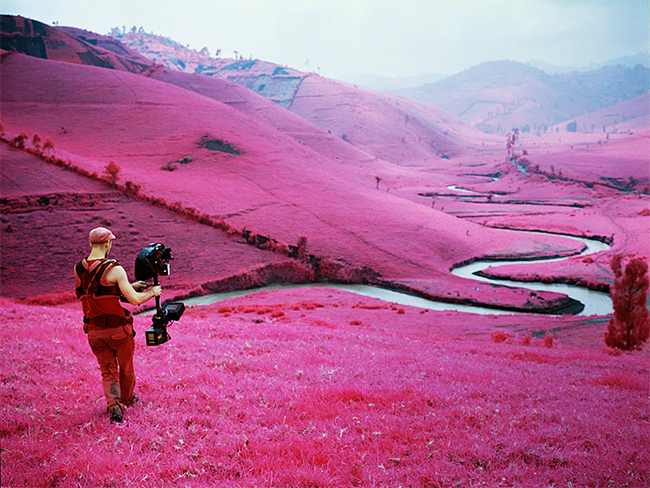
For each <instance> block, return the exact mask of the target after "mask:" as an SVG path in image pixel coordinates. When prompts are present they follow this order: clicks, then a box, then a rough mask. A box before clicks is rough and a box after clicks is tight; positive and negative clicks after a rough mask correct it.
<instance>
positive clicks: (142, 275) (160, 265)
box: [135, 243, 185, 346]
mask: <svg viewBox="0 0 650 488" xmlns="http://www.w3.org/2000/svg"><path fill="white" fill-rule="evenodd" d="M173 259H174V258H173V257H172V250H171V249H170V248H169V247H165V245H164V244H161V243H152V244H149V245H148V246H147V247H145V248H144V249H142V250H141V251H140V253H139V254H138V257H137V258H135V278H136V279H137V280H141V281H147V280H149V279H151V278H153V286H158V275H160V276H169V261H171V260H173ZM184 311H185V304H183V303H182V302H164V303H163V304H162V306H161V305H160V297H156V314H155V315H154V316H153V324H152V327H151V328H150V329H147V331H146V333H145V334H146V338H147V346H159V345H160V344H164V343H165V342H167V341H168V340H170V339H171V337H170V336H169V333H168V332H167V326H168V325H171V323H172V322H174V321H175V320H178V319H180V318H181V316H182V315H183V312H184Z"/></svg>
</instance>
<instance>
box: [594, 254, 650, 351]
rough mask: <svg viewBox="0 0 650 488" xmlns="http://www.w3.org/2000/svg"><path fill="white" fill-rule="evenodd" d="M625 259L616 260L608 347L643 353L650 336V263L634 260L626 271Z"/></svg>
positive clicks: (639, 259) (607, 339)
mask: <svg viewBox="0 0 650 488" xmlns="http://www.w3.org/2000/svg"><path fill="white" fill-rule="evenodd" d="M623 260H624V256H623V255H621V254H617V255H616V256H614V257H613V258H612V263H611V266H612V271H613V272H614V276H615V278H614V286H613V287H612V292H611V294H612V302H613V304H614V317H612V318H611V319H609V325H608V326H607V332H605V344H607V345H608V346H609V347H616V348H618V349H624V350H628V351H629V350H633V349H637V350H641V349H642V348H643V344H644V343H645V341H646V340H648V335H649V334H650V312H648V307H647V306H646V302H647V297H648V286H649V280H648V263H646V262H645V260H644V259H643V258H639V257H637V258H631V259H629V260H628V262H627V264H626V266H625V271H624V270H623V264H624V263H623Z"/></svg>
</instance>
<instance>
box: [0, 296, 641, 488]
mask: <svg viewBox="0 0 650 488" xmlns="http://www.w3.org/2000/svg"><path fill="white" fill-rule="evenodd" d="M278 296H279V297H281V295H278ZM231 303H234V304H236V303H237V300H235V301H232V302H231ZM333 306H336V307H337V308H338V310H337V314H338V315H335V316H337V317H340V316H341V310H340V307H339V305H338V304H334V305H332V304H322V303H321V304H314V303H310V302H296V303H291V304H278V305H275V306H255V305H247V306H246V307H243V306H239V307H237V306H236V305H234V306H229V307H223V306H222V307H220V308H217V307H212V308H208V309H205V310H201V309H190V310H188V311H187V312H186V314H185V315H184V316H183V319H182V321H181V322H180V323H178V324H175V325H174V327H172V329H171V330H170V332H171V334H172V336H173V340H172V341H171V342H169V343H167V344H165V345H164V346H160V347H157V348H147V347H146V346H144V345H143V341H144V339H143V334H142V331H143V330H144V329H145V328H147V327H148V325H149V319H148V318H144V317H137V318H136V327H137V329H138V331H140V333H139V335H138V336H137V337H136V342H137V343H138V347H137V350H136V368H137V370H136V371H137V374H138V378H139V379H138V386H137V388H136V391H137V392H138V394H139V395H140V398H141V402H140V403H139V404H138V405H137V406H135V407H134V408H132V409H130V410H129V411H128V413H127V418H126V422H125V423H124V424H123V425H110V424H109V422H108V418H107V416H106V415H105V411H104V409H105V406H104V400H103V396H102V391H101V385H100V376H99V371H98V368H97V366H96V363H95V359H94V357H93V356H92V354H91V352H90V350H89V347H88V345H87V343H86V341H85V336H84V335H83V332H82V331H81V327H80V318H81V315H80V313H79V312H78V311H76V310H70V309H67V308H48V307H38V306H24V305H17V304H14V303H12V302H9V301H2V317H1V320H0V354H1V355H2V363H1V370H0V373H1V378H2V383H1V385H2V390H1V392H2V423H1V435H2V486H3V487H22V486H29V487H38V486H44V487H76V486H82V487H101V486H120V487H121V486H147V487H163V486H165V487H169V486H174V487H176V486H179V487H199V486H274V487H283V486H285V487H349V486H391V487H398V486H403V487H406V486H415V487H427V486H429V487H455V486H462V487H474V486H521V487H540V486H558V487H559V486H561V487H569V486H571V487H578V486H580V487H586V486H593V487H609V486H616V487H621V486H631V487H642V486H648V484H649V483H650V475H649V473H648V466H649V465H650V456H649V454H648V452H649V449H648V448H649V447H650V446H649V417H648V415H649V414H650V412H649V407H648V369H647V355H642V354H641V353H625V354H620V355H611V354H607V353H606V352H605V351H600V350H598V349H595V350H592V351H583V350H579V349H573V348H568V347H566V348H563V347H553V348H545V347H541V346H535V345H531V346H523V345H516V344H512V343H510V344H509V343H507V342H502V343H495V342H494V341H493V340H491V339H490V337H489V336H486V337H484V338H483V337H473V338H468V339H458V338H453V334H451V333H449V334H445V333H437V334H436V335H432V336H425V335H417V334H403V333H396V332H395V331H394V330H391V327H390V322H391V316H390V311H386V314H385V315H386V319H385V322H384V323H381V324H374V325H376V326H370V327H369V326H364V325H351V324H350V322H351V321H354V320H356V319H363V320H357V321H356V323H359V324H365V323H367V320H366V318H365V317H363V316H362V314H363V313H365V312H367V311H364V310H362V309H358V308H357V309H352V308H350V310H349V318H350V319H351V320H349V321H347V320H346V321H343V320H340V319H335V320H332V319H330V320H327V319H326V318H324V317H327V315H328V314H327V312H328V307H333ZM316 312H318V314H316ZM333 315H334V314H333ZM423 317H425V316H424V315H420V314H413V320H424V318H423ZM426 317H427V319H426V320H433V321H436V320H444V315H443V314H427V315H426ZM476 320H483V319H482V318H479V319H476Z"/></svg>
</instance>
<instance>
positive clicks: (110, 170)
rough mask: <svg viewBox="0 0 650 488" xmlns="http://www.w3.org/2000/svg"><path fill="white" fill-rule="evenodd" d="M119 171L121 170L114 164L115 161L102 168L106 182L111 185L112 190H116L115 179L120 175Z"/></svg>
mask: <svg viewBox="0 0 650 488" xmlns="http://www.w3.org/2000/svg"><path fill="white" fill-rule="evenodd" d="M120 169H121V168H120V167H119V166H118V165H117V164H116V163H115V161H111V162H110V163H108V164H107V165H106V167H105V168H104V173H105V174H106V177H107V179H108V182H109V183H110V184H111V185H113V189H114V190H115V189H116V188H117V179H118V178H119V176H118V175H119V173H120Z"/></svg>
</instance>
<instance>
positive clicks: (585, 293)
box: [183, 231, 613, 315]
mask: <svg viewBox="0 0 650 488" xmlns="http://www.w3.org/2000/svg"><path fill="white" fill-rule="evenodd" d="M511 232H524V231H511ZM537 233H540V234H544V232H537ZM547 234H548V233H547ZM562 236H563V237H566V238H570V239H575V240H578V241H581V242H583V243H584V244H585V245H586V248H585V250H584V251H583V252H582V253H581V255H582V256H585V255H588V254H594V253H597V252H601V251H605V250H607V249H609V246H608V245H607V244H605V243H602V242H600V241H596V240H593V239H586V238H581V237H572V236H566V235H562ZM562 259H567V258H555V259H539V260H534V262H536V263H546V262H552V261H561V260H562ZM531 262H532V261H531V260H528V261H476V262H474V263H472V264H469V265H467V266H462V267H459V268H456V269H454V270H453V271H452V274H454V275H456V276H460V277H463V278H468V279H473V280H479V281H485V282H489V283H494V284H501V285H509V286H517V287H520V288H526V289H530V290H535V291H553V292H557V293H564V294H566V295H568V296H570V297H571V298H573V299H575V300H578V301H579V302H581V303H582V304H584V306H585V308H584V310H583V311H582V312H581V313H580V314H579V315H607V314H611V313H612V312H613V307H612V300H611V298H610V296H609V295H608V294H606V293H603V292H598V291H592V290H588V289H586V288H582V287H577V286H573V285H566V284H560V283H558V284H555V283H549V284H545V283H536V282H535V283H523V282H515V281H510V280H492V279H489V278H484V277H481V276H477V275H476V274H474V273H476V272H478V271H482V270H484V269H486V268H488V267H491V266H492V267H494V266H507V265H510V264H521V263H531ZM307 287H312V288H313V287H328V288H336V289H339V290H345V291H348V292H352V293H356V294H358V295H363V296H367V297H372V298H379V299H381V300H384V301H386V302H390V303H395V304H400V305H409V306H414V307H420V308H426V309H429V310H439V311H458V312H467V313H476V314H485V315H512V314H517V313H521V312H512V311H503V310H495V309H492V308H484V307H477V306H470V305H458V304H453V303H444V302H436V301H433V300H427V299H425V298H420V297H416V296H413V295H408V294H406V293H400V292H396V291H392V290H387V289H384V288H377V287H373V286H367V285H339V284H333V283H315V284H314V283H312V284H306V285H270V286H265V287H262V288H254V289H251V290H242V291H235V292H229V293H218V294H213V295H205V296H202V297H194V298H189V299H186V300H183V302H184V303H185V304H186V305H188V306H189V305H207V304H210V303H215V302H218V301H221V300H226V299H228V298H234V297H237V296H242V295H248V294H250V293H256V292H260V291H264V290H282V289H289V288H307Z"/></svg>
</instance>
